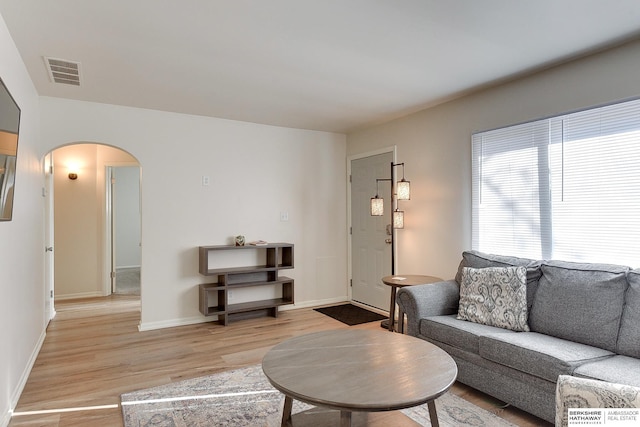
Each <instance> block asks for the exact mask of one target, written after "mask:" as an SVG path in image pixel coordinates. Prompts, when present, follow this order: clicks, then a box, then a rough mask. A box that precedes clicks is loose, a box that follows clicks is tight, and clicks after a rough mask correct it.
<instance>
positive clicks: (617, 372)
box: [573, 356, 640, 387]
mask: <svg viewBox="0 0 640 427" xmlns="http://www.w3.org/2000/svg"><path fill="white" fill-rule="evenodd" d="M573 375H575V376H578V377H584V378H591V379H594V380H601V381H609V382H613V383H620V384H628V385H632V386H634V387H640V359H636V358H633V357H627V356H614V357H610V358H608V359H604V360H597V361H593V362H590V363H585V364H584V365H581V366H579V367H578V368H576V370H575V371H574V373H573Z"/></svg>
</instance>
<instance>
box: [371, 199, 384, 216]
mask: <svg viewBox="0 0 640 427" xmlns="http://www.w3.org/2000/svg"><path fill="white" fill-rule="evenodd" d="M383 214H384V199H383V198H381V197H378V196H377V195H376V197H372V198H371V215H372V216H382V215H383Z"/></svg>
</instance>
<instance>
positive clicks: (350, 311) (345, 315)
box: [314, 304, 387, 326]
mask: <svg viewBox="0 0 640 427" xmlns="http://www.w3.org/2000/svg"><path fill="white" fill-rule="evenodd" d="M314 310H315V311H317V312H319V313H322V314H326V315H327V316H329V317H333V318H334V319H336V320H339V321H341V322H342V323H346V324H347V325H349V326H353V325H360V324H362V323H369V322H375V321H377V320H384V319H386V318H387V317H386V316H383V315H381V314H378V313H374V312H373V311H369V310H367V309H364V308H362V307H358V306H355V305H353V304H342V305H334V306H332V307H321V308H314Z"/></svg>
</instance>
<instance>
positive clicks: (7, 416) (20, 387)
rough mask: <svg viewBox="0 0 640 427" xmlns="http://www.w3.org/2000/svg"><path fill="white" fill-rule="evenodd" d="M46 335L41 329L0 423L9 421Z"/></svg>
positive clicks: (3, 424)
mask: <svg viewBox="0 0 640 427" xmlns="http://www.w3.org/2000/svg"><path fill="white" fill-rule="evenodd" d="M46 336H47V331H46V329H43V330H42V333H41V334H40V337H39V338H38V342H37V343H36V346H35V348H34V349H33V351H32V352H31V356H30V357H29V361H28V362H27V366H25V368H24V371H22V375H21V376H20V381H19V382H18V384H17V386H16V388H15V389H14V390H13V392H12V393H11V403H10V404H11V408H6V410H3V411H2V413H3V414H4V416H3V417H2V419H1V420H0V425H2V426H8V425H9V422H10V421H11V414H13V410H14V408H15V407H16V406H17V405H18V400H20V395H21V394H22V391H23V390H24V386H25V385H27V380H28V379H29V375H30V374H31V370H32V369H33V365H35V363H36V359H37V358H38V354H40V349H41V348H42V344H44V339H45V337H46Z"/></svg>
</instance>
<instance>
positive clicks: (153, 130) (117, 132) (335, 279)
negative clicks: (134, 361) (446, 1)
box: [0, 2, 640, 425]
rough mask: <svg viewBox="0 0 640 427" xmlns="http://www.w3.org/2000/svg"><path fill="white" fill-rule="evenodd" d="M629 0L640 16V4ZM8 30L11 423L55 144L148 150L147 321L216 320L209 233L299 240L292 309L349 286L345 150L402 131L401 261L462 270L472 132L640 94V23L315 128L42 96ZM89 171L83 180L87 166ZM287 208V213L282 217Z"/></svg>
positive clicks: (6, 316) (3, 358) (0, 43)
mask: <svg viewBox="0 0 640 427" xmlns="http://www.w3.org/2000/svg"><path fill="white" fill-rule="evenodd" d="M8 3H16V4H17V2H5V4H8ZM10 6H15V5H10ZM5 7H9V6H7V5H5V6H4V7H2V8H0V11H2V12H3V21H5V20H7V19H8V18H7V17H5V14H4V11H3V9H4V8H5ZM624 10H628V11H629V13H628V14H629V15H631V16H634V17H637V8H635V9H633V8H630V9H624ZM625 13H627V12H625ZM636 21H637V19H636ZM0 31H1V34H0V52H2V57H3V61H2V64H0V78H2V80H3V82H4V83H5V85H6V86H7V88H8V89H9V91H10V93H11V94H12V95H13V97H14V98H15V100H16V102H17V104H18V105H19V107H20V109H21V118H20V120H21V122H20V137H19V160H18V163H19V165H18V173H17V179H16V192H15V203H14V211H13V219H12V220H11V221H9V222H3V223H0V229H2V231H1V233H2V241H3V242H10V244H9V243H6V244H4V245H2V247H1V248H0V260H1V261H0V271H2V275H3V279H2V288H3V291H4V292H5V295H6V296H5V298H3V299H2V301H3V302H2V310H0V313H1V314H0V316H1V317H0V319H1V320H2V322H1V324H2V326H1V327H0V331H1V336H2V341H3V342H4V343H7V344H6V345H5V346H3V350H2V352H0V365H2V366H4V367H5V369H3V370H2V373H0V383H2V385H3V386H2V387H1V388H0V402H2V406H1V407H0V410H1V411H2V414H3V418H1V420H2V421H3V422H2V423H0V424H1V425H5V424H7V423H8V414H9V413H10V410H11V409H12V408H14V407H15V405H16V403H17V400H18V398H19V396H20V391H21V389H22V387H23V386H24V383H25V382H26V380H27V378H28V375H29V371H30V369H31V366H32V365H33V363H34V362H35V359H36V357H37V354H38V350H39V348H40V346H41V345H42V342H43V341H44V339H45V336H46V325H47V324H48V322H49V317H48V313H47V311H46V310H45V307H46V306H47V301H46V300H47V299H48V297H47V296H46V285H45V283H44V282H45V277H46V274H47V272H46V267H45V258H44V257H45V252H44V250H43V249H44V248H45V247H46V246H47V244H46V242H45V237H44V236H46V233H45V221H44V219H43V216H44V213H43V211H44V199H43V197H42V194H43V190H42V189H43V187H45V178H44V174H43V159H44V157H45V156H46V154H47V153H49V152H50V151H51V150H54V149H56V148H59V147H61V146H64V145H68V144H75V143H80V142H90V143H100V144H106V145H111V146H115V147H118V148H120V149H123V150H125V151H127V152H128V153H130V154H132V155H133V156H134V157H135V158H136V159H137V160H138V161H139V162H140V164H141V167H142V243H143V249H142V271H143V273H142V274H143V283H142V301H141V315H140V316H141V317H140V322H139V327H140V329H141V330H152V329H161V328H168V327H173V326H180V325H187V324H193V323H200V322H204V321H207V319H204V318H203V317H202V316H201V315H200V314H199V312H198V295H197V285H198V283H201V281H202V279H201V277H199V275H198V265H197V247H198V246H200V245H209V244H226V243H229V239H230V238H231V237H232V236H234V235H237V234H243V235H245V236H246V238H247V240H257V239H263V240H267V241H284V242H292V243H294V244H295V245H296V267H295V269H294V270H293V272H292V273H291V274H292V276H293V277H294V279H295V280H296V306H295V308H305V307H312V306H316V305H325V304H331V303H337V302H343V301H346V300H348V299H349V292H350V290H349V287H348V279H349V269H350V266H349V262H348V259H349V256H350V254H349V250H348V245H347V241H348V238H349V237H348V227H349V220H348V217H347V211H348V198H347V195H348V190H347V184H346V183H347V172H348V166H347V160H348V159H350V158H353V157H356V156H361V155H365V154H367V153H374V152H379V151H381V150H387V149H389V147H393V146H394V147H395V150H396V152H397V154H396V156H397V161H400V162H405V163H406V175H407V178H408V179H410V180H411V183H412V200H411V202H410V203H407V204H404V205H403V207H404V210H405V221H406V225H405V229H404V230H402V231H401V232H399V238H398V242H397V243H398V247H397V251H398V254H399V255H400V256H399V257H398V260H397V269H398V271H399V272H414V273H421V274H430V275H434V276H439V277H443V278H452V277H453V276H454V275H455V272H456V269H457V266H458V263H459V262H460V257H461V253H462V251H463V250H465V249H468V248H470V245H471V216H470V212H471V150H470V141H471V134H472V133H473V132H475V131H480V130H487V129H493V128H497V127H502V126H507V125H511V124H515V123H521V122H526V121H530V120H533V119H537V118H541V117H548V116H551V115H554V114H561V113H565V112H569V111H576V110H581V109H584V108H587V107H591V106H596V105H602V104H609V103H612V102H616V101H620V100H624V99H629V98H634V97H637V96H638V95H639V94H640V80H639V79H638V78H637V70H638V69H639V67H638V66H639V65H640V64H639V62H640V41H638V40H637V39H634V38H633V37H631V36H632V35H633V36H636V35H637V31H638V28H634V29H633V30H632V31H631V30H630V31H629V32H628V34H627V35H628V37H626V38H623V39H616V40H615V43H613V45H611V46H606V47H607V49H603V47H604V46H597V47H598V49H597V50H596V51H589V54H588V55H585V56H583V55H579V57H578V56H576V57H563V58H562V61H560V62H558V63H553V64H538V65H539V67H534V68H532V69H528V70H527V72H526V73H524V74H518V75H517V78H515V77H514V78H513V79H509V80H507V81H504V82H495V81H494V82H491V85H490V86H487V87H475V88H474V91H473V92H472V93H469V94H466V95H464V96H462V95H463V94H457V95H458V96H459V97H457V98H455V99H452V100H450V101H448V102H443V103H440V104H438V105H435V106H432V107H430V108H426V107H428V106H421V107H422V108H418V107H417V106H416V110H415V111H411V112H409V111H407V114H406V115H404V116H403V117H399V118H395V119H394V120H389V121H384V123H380V124H369V125H367V126H364V127H361V128H357V129H356V128H353V129H349V130H348V131H346V130H343V131H328V130H324V129H319V128H311V130H309V128H307V129H305V128H302V127H298V128H294V127H287V126H283V125H266V124H258V123H252V122H249V121H241V120H233V119H231V118H215V117H204V116H202V115H193V114H185V113H178V112H169V111H158V110H152V109H145V108H137V107H131V106H121V105H115V103H113V104H112V103H109V102H107V101H104V100H98V101H95V102H90V101H81V100H75V99H71V98H72V97H71V96H63V95H60V96H51V95H49V96H42V95H41V94H40V93H39V91H38V90H37V89H36V86H35V84H34V81H33V78H32V77H31V76H30V74H29V73H28V71H27V66H26V64H25V62H26V59H25V58H24V56H23V55H22V54H21V52H20V51H19V49H18V48H17V47H16V45H17V44H19V40H14V36H13V35H12V33H11V31H10V28H9V26H8V25H7V24H6V23H4V22H3V24H2V25H1V26H0ZM33 31H37V30H36V29H35V28H34V30H33ZM527 47H529V46H527ZM527 47H520V46H515V47H514V49H517V50H521V51H523V52H526V48H527ZM63 53H64V52H63ZM578 53H583V52H578ZM523 54H526V53H523ZM40 55H62V53H60V54H59V53H56V52H40ZM576 55H577V53H576ZM80 59H82V58H80ZM39 60H40V61H41V58H40V59H39ZM90 75H91V74H90V73H89V70H86V77H89V76H90ZM498 83H500V84H498ZM434 84H435V85H437V82H434ZM72 89H77V88H72ZM418 110H419V111H418ZM409 113H411V114H409ZM292 114H293V113H292ZM78 175H79V177H78V179H79V180H81V179H82V171H80V172H79V174H78ZM202 176H208V177H210V179H211V185H210V186H203V185H202ZM371 196H373V194H372V195H371ZM282 212H287V213H288V221H281V220H280V219H281V215H280V214H281V213H282Z"/></svg>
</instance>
